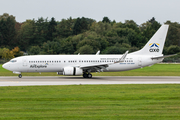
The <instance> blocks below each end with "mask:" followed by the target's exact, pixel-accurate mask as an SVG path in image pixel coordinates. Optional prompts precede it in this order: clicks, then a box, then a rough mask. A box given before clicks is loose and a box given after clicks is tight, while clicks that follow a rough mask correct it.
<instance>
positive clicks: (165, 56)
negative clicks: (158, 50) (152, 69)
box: [151, 54, 177, 59]
mask: <svg viewBox="0 0 180 120" xmlns="http://www.w3.org/2000/svg"><path fill="white" fill-rule="evenodd" d="M175 55H177V54H173V55H164V56H157V57H152V58H151V59H159V58H167V57H172V56H175Z"/></svg>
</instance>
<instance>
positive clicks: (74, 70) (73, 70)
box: [63, 67, 83, 75]
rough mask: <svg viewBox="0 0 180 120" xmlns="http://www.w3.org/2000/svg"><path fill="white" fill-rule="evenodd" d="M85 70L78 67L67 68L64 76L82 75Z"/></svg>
mask: <svg viewBox="0 0 180 120" xmlns="http://www.w3.org/2000/svg"><path fill="white" fill-rule="evenodd" d="M82 73H83V70H82V69H80V68H77V67H65V68H64V71H63V75H82Z"/></svg>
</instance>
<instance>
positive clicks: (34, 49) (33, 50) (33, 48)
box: [29, 46, 41, 55]
mask: <svg viewBox="0 0 180 120" xmlns="http://www.w3.org/2000/svg"><path fill="white" fill-rule="evenodd" d="M40 50H41V49H40V47H39V46H31V47H30V49H29V54H31V55H38V54H39V53H40Z"/></svg>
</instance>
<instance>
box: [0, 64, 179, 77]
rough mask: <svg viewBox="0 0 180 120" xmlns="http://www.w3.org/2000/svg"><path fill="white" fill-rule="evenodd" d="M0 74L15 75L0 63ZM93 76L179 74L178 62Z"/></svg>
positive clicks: (47, 74) (52, 74)
mask: <svg viewBox="0 0 180 120" xmlns="http://www.w3.org/2000/svg"><path fill="white" fill-rule="evenodd" d="M22 75H23V76H58V75H57V74H56V73H55V72H53V73H41V74H39V73H22ZM0 76H17V74H13V73H12V72H11V71H8V70H5V69H4V68H2V65H0ZM93 76H180V64H155V65H153V66H151V67H144V68H142V69H135V70H130V71H122V72H101V73H93Z"/></svg>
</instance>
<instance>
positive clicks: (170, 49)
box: [167, 45, 180, 54]
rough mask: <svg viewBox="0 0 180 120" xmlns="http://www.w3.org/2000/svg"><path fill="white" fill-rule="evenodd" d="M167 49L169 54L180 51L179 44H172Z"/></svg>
mask: <svg viewBox="0 0 180 120" xmlns="http://www.w3.org/2000/svg"><path fill="white" fill-rule="evenodd" d="M167 51H168V54H176V53H178V52H180V47H179V46H177V45H171V46H169V47H168V49H167Z"/></svg>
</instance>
